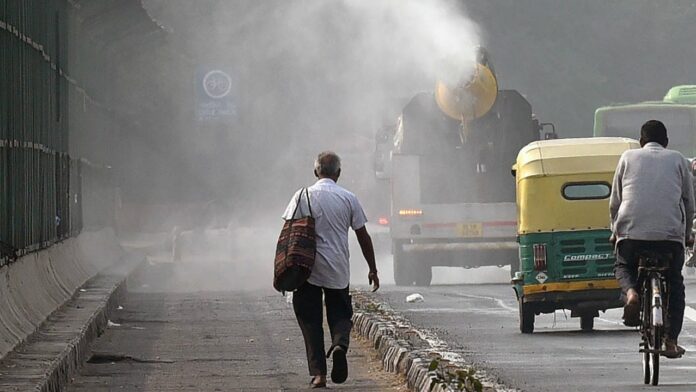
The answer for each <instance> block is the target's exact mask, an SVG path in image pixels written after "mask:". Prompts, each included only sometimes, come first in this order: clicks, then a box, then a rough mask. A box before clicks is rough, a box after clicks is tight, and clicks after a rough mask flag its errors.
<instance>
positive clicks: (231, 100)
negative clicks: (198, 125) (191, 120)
mask: <svg viewBox="0 0 696 392" xmlns="http://www.w3.org/2000/svg"><path fill="white" fill-rule="evenodd" d="M195 83H196V92H197V100H196V117H197V119H198V120H199V121H211V120H218V119H225V118H227V119H229V118H236V117H237V104H236V102H235V99H236V98H237V97H236V93H237V92H236V82H235V80H234V78H233V77H232V76H231V74H230V73H229V72H226V71H225V70H222V69H220V68H214V67H199V68H198V69H197V71H196V78H195Z"/></svg>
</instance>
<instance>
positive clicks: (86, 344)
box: [37, 263, 143, 392]
mask: <svg viewBox="0 0 696 392" xmlns="http://www.w3.org/2000/svg"><path fill="white" fill-rule="evenodd" d="M142 265H143V263H140V264H139V266H142ZM131 273H132V272H131ZM128 275H130V273H129V274H128ZM128 275H126V276H123V278H122V279H120V280H119V281H117V282H116V284H115V285H114V286H112V287H111V288H109V289H107V293H106V295H105V297H104V301H103V304H102V305H101V306H99V308H98V309H97V311H96V312H95V313H93V314H92V315H91V317H90V318H89V320H88V321H87V323H85V324H84V325H83V327H82V330H81V331H80V333H79V334H78V335H77V336H76V337H75V338H74V339H73V340H72V341H71V342H69V343H68V344H67V345H66V347H65V349H64V350H63V351H62V352H61V353H60V354H59V355H58V356H57V357H56V358H55V359H54V360H53V361H52V363H51V365H50V366H49V368H48V371H47V372H46V375H45V378H44V379H43V380H41V381H40V382H39V384H38V387H37V390H38V391H41V392H59V391H61V390H63V387H64V386H65V385H66V383H67V382H68V381H69V380H70V378H71V377H72V376H73V375H75V374H76V373H77V371H78V370H79V368H80V367H81V366H82V364H83V363H84V362H85V361H86V360H87V359H89V355H90V345H91V344H92V342H94V341H95V340H96V339H97V337H99V335H101V334H102V333H103V331H104V330H105V329H106V327H107V324H108V322H109V314H111V313H112V312H113V310H114V309H116V306H117V304H118V302H119V300H120V299H121V298H123V296H124V295H125V293H126V291H127V279H128Z"/></svg>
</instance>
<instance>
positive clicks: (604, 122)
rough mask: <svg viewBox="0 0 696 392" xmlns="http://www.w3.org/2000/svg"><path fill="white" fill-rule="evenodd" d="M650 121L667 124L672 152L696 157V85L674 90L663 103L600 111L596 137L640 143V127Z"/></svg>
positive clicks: (623, 105) (671, 90) (648, 102)
mask: <svg viewBox="0 0 696 392" xmlns="http://www.w3.org/2000/svg"><path fill="white" fill-rule="evenodd" d="M648 120H660V121H662V122H663V123H664V124H665V127H667V134H668V136H669V148H670V149H674V150H677V151H679V152H681V153H682V154H683V155H684V156H686V157H694V156H696V85H680V86H674V87H672V88H670V89H669V90H668V91H667V94H665V96H664V98H663V99H662V100H661V101H645V102H639V103H623V104H613V105H608V106H603V107H600V108H598V109H597V110H596V111H595V116H594V136H597V137H601V136H619V137H628V138H632V139H638V138H639V136H640V134H639V133H640V127H641V125H642V124H643V123H644V122H646V121H648Z"/></svg>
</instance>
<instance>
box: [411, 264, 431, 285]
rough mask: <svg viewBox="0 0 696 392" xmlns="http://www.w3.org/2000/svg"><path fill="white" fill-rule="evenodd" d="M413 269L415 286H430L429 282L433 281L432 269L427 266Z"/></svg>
mask: <svg viewBox="0 0 696 392" xmlns="http://www.w3.org/2000/svg"><path fill="white" fill-rule="evenodd" d="M415 267H416V268H414V270H415V271H416V276H415V281H416V286H430V282H432V280H433V268H432V267H431V266H430V265H429V264H422V265H420V264H419V265H417V266H415Z"/></svg>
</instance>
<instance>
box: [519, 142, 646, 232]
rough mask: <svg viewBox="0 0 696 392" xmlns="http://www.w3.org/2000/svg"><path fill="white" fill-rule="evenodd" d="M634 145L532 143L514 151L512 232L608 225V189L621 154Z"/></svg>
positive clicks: (575, 228) (591, 228)
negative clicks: (514, 229)
mask: <svg viewBox="0 0 696 392" xmlns="http://www.w3.org/2000/svg"><path fill="white" fill-rule="evenodd" d="M634 148H640V144H639V143H638V142H637V141H636V140H633V139H628V138H618V137H601V138H574V139H556V140H543V141H537V142H532V143H530V144H528V145H527V146H525V147H524V148H522V150H520V152H519V154H518V155H517V163H516V164H515V178H516V182H517V221H518V234H529V233H540V232H554V231H575V230H596V229H608V228H609V192H610V189H611V182H612V179H613V176H614V171H615V170H616V165H617V163H618V161H619V158H620V157H621V154H622V153H623V152H624V151H626V150H629V149H634Z"/></svg>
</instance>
